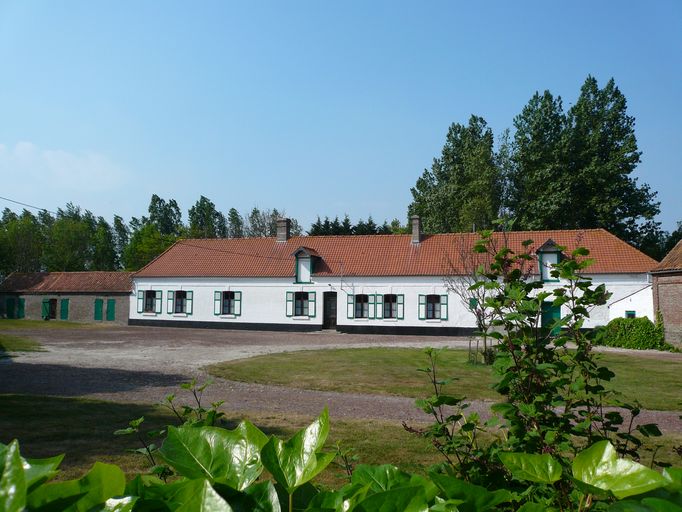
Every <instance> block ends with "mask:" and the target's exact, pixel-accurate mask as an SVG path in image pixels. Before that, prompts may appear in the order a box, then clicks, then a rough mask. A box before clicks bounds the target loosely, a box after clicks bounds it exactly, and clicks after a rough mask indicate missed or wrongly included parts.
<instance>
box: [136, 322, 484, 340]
mask: <svg viewBox="0 0 682 512" xmlns="http://www.w3.org/2000/svg"><path fill="white" fill-rule="evenodd" d="M128 325H140V326H147V327H185V328H194V329H232V330H246V331H285V332H315V331H321V330H322V326H321V325H319V324H315V325H310V324H265V323H258V324H256V323H244V322H239V323H237V322H235V323H232V322H199V321H194V320H151V319H150V320H141V319H130V320H128ZM336 330H337V331H338V332H342V333H348V334H390V335H398V336H399V335H412V336H470V335H472V334H473V333H474V331H475V329H474V328H473V327H421V326H407V325H406V326H397V325H390V326H388V325H338V326H337V327H336Z"/></svg>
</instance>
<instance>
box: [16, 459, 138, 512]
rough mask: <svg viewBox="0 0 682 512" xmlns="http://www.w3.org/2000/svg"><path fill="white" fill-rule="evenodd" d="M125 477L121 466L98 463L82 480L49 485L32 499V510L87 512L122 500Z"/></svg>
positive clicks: (38, 491) (41, 488)
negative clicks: (114, 499)
mask: <svg viewBox="0 0 682 512" xmlns="http://www.w3.org/2000/svg"><path fill="white" fill-rule="evenodd" d="M125 483H126V482H125V475H124V474H123V471H121V469H120V468H119V467H118V466H113V465H111V464H103V463H101V462H95V464H94V465H93V466H92V469H91V470H90V471H88V473H87V474H86V475H85V476H83V477H82V478H80V479H79V480H68V481H66V482H57V483H51V484H45V485H42V486H40V487H38V488H37V489H36V490H35V491H33V492H32V493H31V494H29V495H28V506H29V508H30V509H36V510H60V511H69V512H76V511H78V512H86V511H88V510H90V509H92V508H93V507H96V506H100V505H104V503H106V501H107V500H108V499H109V498H113V497H114V496H121V495H122V494H123V492H124V490H125Z"/></svg>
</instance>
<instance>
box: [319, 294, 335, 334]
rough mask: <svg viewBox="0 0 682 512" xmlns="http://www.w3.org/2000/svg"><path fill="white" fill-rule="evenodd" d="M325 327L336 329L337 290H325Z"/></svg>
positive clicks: (323, 321) (323, 322) (323, 319)
mask: <svg viewBox="0 0 682 512" xmlns="http://www.w3.org/2000/svg"><path fill="white" fill-rule="evenodd" d="M322 327H323V328H324V329H336V292H324V315H323V317H322Z"/></svg>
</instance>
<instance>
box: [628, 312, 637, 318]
mask: <svg viewBox="0 0 682 512" xmlns="http://www.w3.org/2000/svg"><path fill="white" fill-rule="evenodd" d="M636 317H637V313H636V312H635V311H626V312H625V318H636Z"/></svg>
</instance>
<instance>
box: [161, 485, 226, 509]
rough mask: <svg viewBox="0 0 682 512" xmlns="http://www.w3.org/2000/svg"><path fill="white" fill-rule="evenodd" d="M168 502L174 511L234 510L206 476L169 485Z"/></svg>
mask: <svg viewBox="0 0 682 512" xmlns="http://www.w3.org/2000/svg"><path fill="white" fill-rule="evenodd" d="M166 503H167V504H168V507H169V508H170V509H171V510H173V511H174V512H233V511H232V507H230V505H228V503H227V501H225V500H224V499H223V498H222V497H221V496H220V494H218V493H217V492H216V491H215V490H214V489H213V487H211V483H210V482H209V481H208V480H206V479H204V478H200V479H196V480H186V481H183V482H179V483H177V484H172V485H170V486H168V490H167V492H166Z"/></svg>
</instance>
